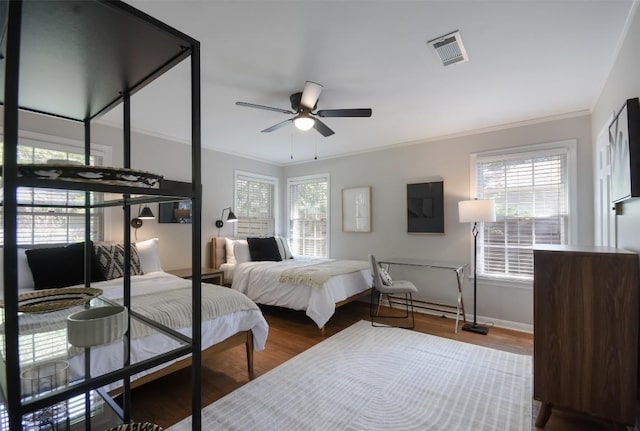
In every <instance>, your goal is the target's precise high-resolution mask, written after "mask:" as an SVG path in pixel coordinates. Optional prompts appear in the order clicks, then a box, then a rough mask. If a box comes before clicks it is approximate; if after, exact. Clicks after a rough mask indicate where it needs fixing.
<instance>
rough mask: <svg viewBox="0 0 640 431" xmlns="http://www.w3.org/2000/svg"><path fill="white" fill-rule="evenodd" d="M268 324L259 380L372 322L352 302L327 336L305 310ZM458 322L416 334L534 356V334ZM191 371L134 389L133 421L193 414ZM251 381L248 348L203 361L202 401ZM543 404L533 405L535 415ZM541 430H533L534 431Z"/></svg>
mask: <svg viewBox="0 0 640 431" xmlns="http://www.w3.org/2000/svg"><path fill="white" fill-rule="evenodd" d="M262 308H263V312H264V315H265V318H266V319H267V321H268V322H269V338H268V340H267V347H266V349H265V350H264V351H262V352H256V354H255V373H256V376H260V375H262V374H264V373H266V372H268V371H269V370H271V369H272V368H275V367H276V366H278V365H280V364H281V363H283V362H285V361H287V360H288V359H291V358H292V357H294V356H295V355H297V354H299V353H301V352H303V351H304V350H306V349H308V348H309V347H311V346H313V345H315V344H317V343H319V342H321V341H322V340H324V339H326V338H328V337H330V336H332V335H333V334H335V333H337V332H339V331H341V330H342V329H345V328H347V327H348V326H350V325H352V324H353V323H355V322H357V321H359V320H363V319H364V320H367V319H368V316H369V308H368V305H367V304H364V303H351V304H347V305H345V306H343V307H341V308H339V309H338V310H337V312H336V314H335V315H334V316H333V317H332V318H331V320H330V321H329V323H328V324H327V326H326V327H325V330H324V334H322V333H321V331H320V330H319V329H318V327H317V326H316V325H315V324H314V323H313V322H312V321H311V320H310V319H309V318H308V317H306V316H305V315H304V313H302V312H294V311H290V310H283V309H279V308H272V307H262ZM453 326H454V320H453V319H448V318H443V317H437V316H429V315H421V314H419V315H417V317H416V329H415V330H416V331H419V332H423V333H427V334H433V335H437V336H440V337H446V338H451V339H454V340H458V341H463V342H468V343H474V344H478V345H482V346H486V347H491V348H494V349H501V350H505V351H509V352H513V353H520V354H529V355H530V354H532V351H533V337H532V335H531V334H526V333H521V332H517V331H510V330H506V329H501V328H492V329H491V330H490V331H489V334H488V335H487V336H483V335H477V334H473V333H470V332H465V331H459V332H458V334H454V332H453ZM190 379H191V375H190V370H189V369H186V370H182V371H180V372H177V373H174V374H173V375H170V376H167V377H164V378H162V379H159V380H157V381H155V382H151V383H148V384H146V385H144V386H143V387H141V388H137V389H135V390H134V391H133V396H132V402H133V404H132V405H133V417H134V419H136V420H140V421H149V422H153V423H156V424H158V425H160V426H162V427H168V426H170V425H172V424H174V423H176V422H178V421H180V420H181V419H183V418H184V417H186V416H189V415H190V414H191V401H190V400H191V384H190ZM248 381H249V378H248V374H247V369H246V359H245V352H244V347H243V346H239V347H235V348H233V349H230V350H228V351H227V352H224V353H222V354H220V355H219V356H218V357H216V358H212V359H211V360H208V361H207V362H205V363H203V370H202V401H203V405H208V404H210V403H212V402H213V401H215V400H217V399H219V398H221V397H222V396H224V395H225V394H227V393H229V392H231V391H233V390H234V389H237V388H239V387H240V386H242V385H244V384H245V383H247V382H248ZM537 410H538V403H537V402H533V417H534V418H535V415H536V414H537ZM535 429H536V428H532V430H535ZM609 429H612V428H610V427H609V426H607V424H604V423H600V422H598V421H595V420H592V419H590V418H585V417H581V416H578V415H575V414H570V413H563V412H556V411H555V410H554V412H553V414H552V415H551V418H550V419H549V422H548V423H547V426H546V427H545V430H547V431H569V430H571V431H573V430H576V431H577V430H580V431H601V430H609Z"/></svg>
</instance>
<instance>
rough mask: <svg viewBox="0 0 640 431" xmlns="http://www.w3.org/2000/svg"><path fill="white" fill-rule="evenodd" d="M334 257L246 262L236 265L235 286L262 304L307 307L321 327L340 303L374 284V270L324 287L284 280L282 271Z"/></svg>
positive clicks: (346, 276) (343, 277) (333, 279)
mask: <svg viewBox="0 0 640 431" xmlns="http://www.w3.org/2000/svg"><path fill="white" fill-rule="evenodd" d="M329 260H330V259H324V258H309V257H296V258H295V259H288V260H284V261H281V262H245V263H239V264H237V265H235V268H234V270H233V283H232V285H231V287H232V288H233V289H235V290H237V291H239V292H242V293H244V294H245V295H247V296H248V297H249V298H251V299H252V300H253V301H255V302H257V303H258V304H265V305H276V306H279V307H286V308H290V309H293V310H305V311H306V314H307V316H309V317H310V318H311V319H312V320H313V321H314V322H315V323H316V324H317V325H318V327H319V328H322V327H323V326H324V325H325V323H327V321H328V320H329V319H330V318H331V316H333V313H334V312H335V309H336V302H340V301H343V300H345V299H347V298H348V297H350V296H353V295H355V294H357V293H359V292H363V291H365V290H367V289H369V288H370V287H371V271H370V270H369V269H365V270H362V271H357V272H352V273H349V274H341V275H336V276H334V277H331V278H330V279H329V281H327V282H326V283H324V285H323V286H320V287H317V286H316V287H309V286H305V285H303V284H291V283H281V282H280V281H279V279H280V275H281V273H282V271H284V270H286V269H289V268H293V267H300V266H307V265H315V264H318V263H324V262H327V261H329Z"/></svg>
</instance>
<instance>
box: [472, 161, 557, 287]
mask: <svg viewBox="0 0 640 431" xmlns="http://www.w3.org/2000/svg"><path fill="white" fill-rule="evenodd" d="M476 186H477V196H478V198H479V199H493V200H494V201H495V203H496V222H494V223H484V227H483V230H482V231H481V232H480V234H479V235H480V237H479V238H478V268H477V272H478V274H479V275H486V276H498V277H501V276H506V277H511V278H521V279H533V246H534V245H536V244H566V243H567V241H568V224H569V184H568V152H567V151H566V150H564V149H554V150H541V151H537V152H535V153H527V154H526V155H518V154H514V155H504V156H502V157H491V158H483V157H478V159H477V161H476Z"/></svg>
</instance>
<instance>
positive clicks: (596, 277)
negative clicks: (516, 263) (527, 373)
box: [533, 245, 640, 429]
mask: <svg viewBox="0 0 640 431" xmlns="http://www.w3.org/2000/svg"><path fill="white" fill-rule="evenodd" d="M533 256H534V287H533V290H534V294H533V307H534V312H533V316H534V338H533V364H534V365H533V371H534V398H535V399H536V400H538V401H540V402H541V403H542V405H541V407H540V413H539V414H538V418H537V420H536V426H538V427H544V425H545V424H546V422H547V419H548V418H549V416H550V414H551V410H552V408H556V407H558V408H564V409H569V410H573V411H578V412H584V413H587V414H589V415H593V416H595V417H599V418H602V419H605V420H609V421H612V422H614V423H616V424H617V425H618V426H619V427H620V429H624V428H623V424H627V425H633V424H635V405H636V398H637V397H636V394H637V366H638V365H637V364H638V307H639V302H638V301H639V296H638V289H639V287H640V286H639V283H640V281H639V276H638V267H639V264H638V255H637V254H636V253H633V252H630V251H626V250H621V249H615V248H608V247H581V246H551V245H550V246H537V247H536V248H535V249H534V252H533Z"/></svg>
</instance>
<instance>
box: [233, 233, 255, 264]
mask: <svg viewBox="0 0 640 431" xmlns="http://www.w3.org/2000/svg"><path fill="white" fill-rule="evenodd" d="M233 254H234V255H235V256H236V263H244V262H251V253H249V243H248V242H247V240H246V239H238V240H236V241H235V244H233Z"/></svg>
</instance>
